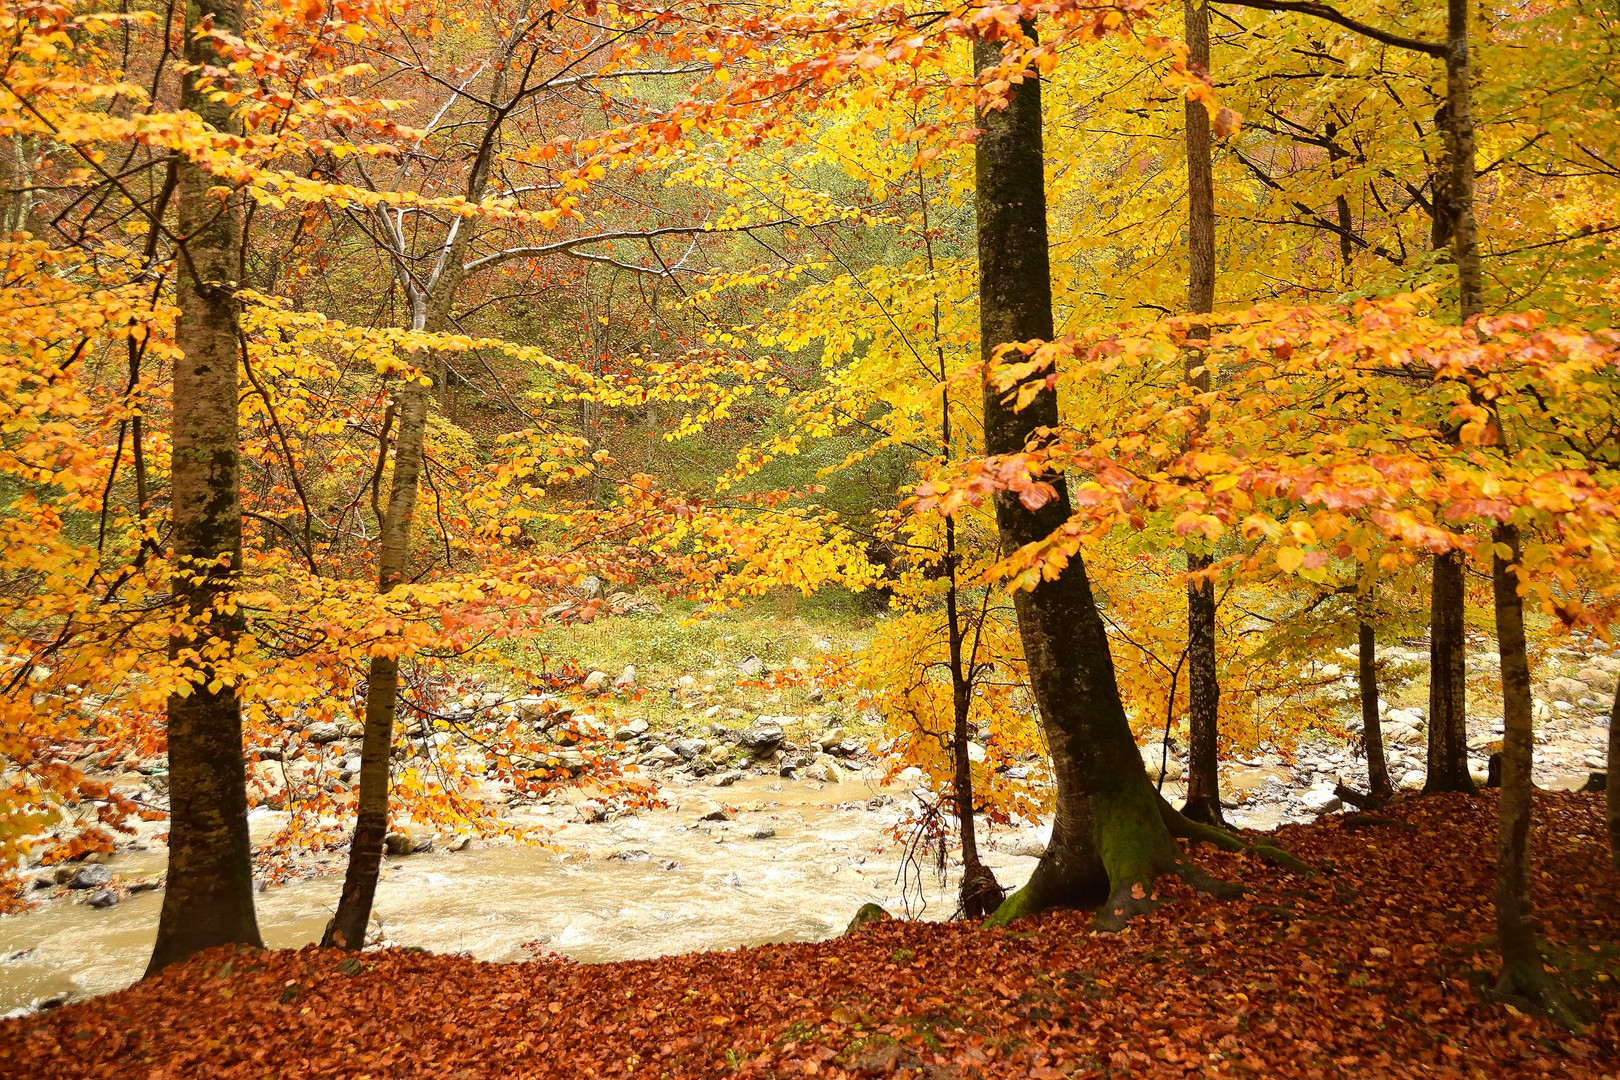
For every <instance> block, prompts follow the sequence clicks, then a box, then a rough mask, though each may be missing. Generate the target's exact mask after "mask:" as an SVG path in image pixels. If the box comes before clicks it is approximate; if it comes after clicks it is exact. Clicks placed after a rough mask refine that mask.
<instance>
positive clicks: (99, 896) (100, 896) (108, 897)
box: [85, 889, 118, 908]
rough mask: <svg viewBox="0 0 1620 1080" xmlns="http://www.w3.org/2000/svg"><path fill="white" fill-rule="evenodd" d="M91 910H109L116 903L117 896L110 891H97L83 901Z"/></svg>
mask: <svg viewBox="0 0 1620 1080" xmlns="http://www.w3.org/2000/svg"><path fill="white" fill-rule="evenodd" d="M85 903H86V904H89V905H90V906H91V907H93V908H110V907H112V906H113V905H114V904H116V903H118V894H117V893H115V892H113V891H112V890H111V889H97V890H96V891H95V892H93V893H91V894H90V896H89V898H88V899H87V900H85Z"/></svg>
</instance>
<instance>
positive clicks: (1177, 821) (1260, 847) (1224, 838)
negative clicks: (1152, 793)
mask: <svg viewBox="0 0 1620 1080" xmlns="http://www.w3.org/2000/svg"><path fill="white" fill-rule="evenodd" d="M1159 815H1160V816H1161V817H1162V818H1164V824H1165V827H1166V828H1168V829H1169V830H1170V835H1171V836H1174V837H1176V838H1177V839H1180V840H1190V841H1192V842H1194V843H1198V842H1200V841H1202V842H1204V843H1208V844H1214V845H1215V846H1216V847H1217V848H1220V849H1221V850H1222V851H1238V852H1247V853H1248V854H1250V855H1259V856H1260V857H1261V858H1265V859H1270V860H1271V861H1272V862H1274V863H1276V864H1277V865H1278V866H1282V867H1286V868H1287V869H1289V870H1294V871H1297V872H1298V873H1301V874H1314V873H1316V868H1315V867H1314V866H1312V865H1311V864H1310V863H1307V862H1305V861H1304V860H1302V859H1298V858H1295V857H1294V856H1293V855H1290V854H1289V853H1288V852H1286V851H1284V850H1283V849H1282V848H1280V847H1277V846H1275V845H1273V844H1263V843H1255V842H1252V841H1249V840H1245V839H1243V838H1242V837H1240V836H1237V835H1236V834H1234V833H1230V832H1228V831H1226V830H1225V829H1220V828H1216V827H1215V826H1214V825H1205V824H1203V823H1202V822H1198V821H1192V820H1190V819H1188V818H1187V817H1186V816H1185V815H1184V814H1182V813H1181V812H1180V811H1179V810H1177V809H1176V808H1175V807H1173V806H1171V805H1170V804H1169V803H1168V802H1167V801H1165V799H1164V798H1163V797H1162V796H1161V797H1160V798H1159Z"/></svg>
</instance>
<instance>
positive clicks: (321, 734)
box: [304, 720, 343, 743]
mask: <svg viewBox="0 0 1620 1080" xmlns="http://www.w3.org/2000/svg"><path fill="white" fill-rule="evenodd" d="M304 738H306V739H308V740H309V741H310V742H312V743H329V742H337V741H338V740H339V739H341V738H343V729H342V728H340V727H338V726H337V725H336V724H334V723H331V722H330V721H327V720H320V721H317V722H316V723H313V724H310V725H308V726H307V727H305V728H304Z"/></svg>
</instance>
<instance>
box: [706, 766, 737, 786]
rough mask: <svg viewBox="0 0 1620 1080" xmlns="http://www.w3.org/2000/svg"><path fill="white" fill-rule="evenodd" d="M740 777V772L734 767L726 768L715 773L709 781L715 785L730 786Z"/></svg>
mask: <svg viewBox="0 0 1620 1080" xmlns="http://www.w3.org/2000/svg"><path fill="white" fill-rule="evenodd" d="M741 779H742V773H740V772H738V771H737V770H736V769H728V770H727V771H725V772H722V773H715V774H714V776H713V777H711V778H710V780H709V783H711V784H713V785H714V786H715V787H730V786H731V785H732V784H735V783H736V782H737V781H739V780H741Z"/></svg>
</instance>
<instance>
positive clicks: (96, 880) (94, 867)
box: [67, 863, 112, 889]
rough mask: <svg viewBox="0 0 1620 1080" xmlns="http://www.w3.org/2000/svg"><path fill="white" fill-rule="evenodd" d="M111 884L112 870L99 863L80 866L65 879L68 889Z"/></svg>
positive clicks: (91, 887)
mask: <svg viewBox="0 0 1620 1080" xmlns="http://www.w3.org/2000/svg"><path fill="white" fill-rule="evenodd" d="M111 884H112V871H111V870H109V869H107V868H106V867H105V866H102V865H100V864H99V863H91V864H90V865H88V866H80V867H78V868H77V869H75V870H74V871H73V875H72V876H71V877H69V878H68V879H67V887H68V888H70V889H100V888H103V887H104V886H107V885H111Z"/></svg>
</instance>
